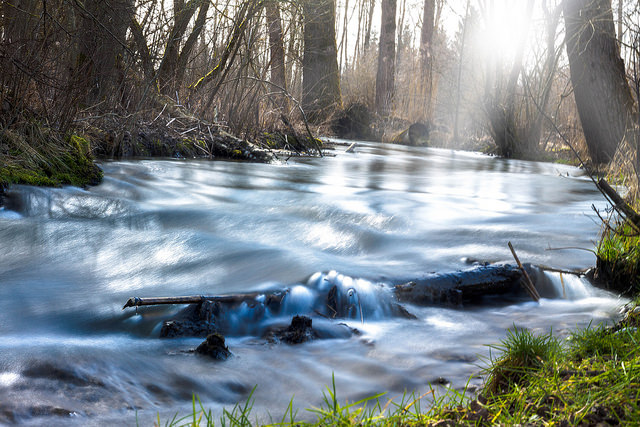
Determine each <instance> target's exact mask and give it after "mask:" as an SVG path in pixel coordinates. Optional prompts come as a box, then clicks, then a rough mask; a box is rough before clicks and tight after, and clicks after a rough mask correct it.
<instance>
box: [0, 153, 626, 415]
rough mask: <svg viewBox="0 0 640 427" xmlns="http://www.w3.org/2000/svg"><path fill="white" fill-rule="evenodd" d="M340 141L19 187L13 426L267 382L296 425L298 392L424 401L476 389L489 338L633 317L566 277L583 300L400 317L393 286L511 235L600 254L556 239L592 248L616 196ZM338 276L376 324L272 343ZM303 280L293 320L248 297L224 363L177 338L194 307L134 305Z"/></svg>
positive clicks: (11, 227) (217, 405) (470, 157)
mask: <svg viewBox="0 0 640 427" xmlns="http://www.w3.org/2000/svg"><path fill="white" fill-rule="evenodd" d="M336 153H337V155H336V156H335V157H327V158H323V159H316V158H314V159H291V160H289V161H288V162H286V163H278V164H270V165H264V164H247V163H235V162H222V161H220V162H208V161H193V160H187V161H185V160H140V161H122V162H107V163H103V164H102V167H103V169H104V171H105V178H104V182H103V183H102V184H101V185H99V186H97V187H93V188H89V189H87V190H81V189H77V188H71V187H69V188H62V189H38V188H28V187H14V188H13V189H12V191H11V193H10V195H9V196H10V197H9V200H8V204H7V206H6V207H5V208H3V209H1V210H0V254H1V255H0V423H7V424H13V423H26V424H36V425H37V424H47V425H56V424H59V425H69V424H70V423H71V424H73V423H76V424H79V425H93V424H96V425H110V424H114V423H118V424H129V425H131V424H135V423H136V419H137V422H138V423H139V424H140V425H152V424H153V420H154V419H155V416H156V414H157V413H160V414H161V417H162V418H163V419H164V420H167V419H169V418H170V417H171V416H172V415H173V414H174V413H175V412H177V411H178V412H180V413H182V414H184V413H187V412H188V411H189V408H190V406H191V399H192V394H193V393H195V394H197V395H198V396H199V397H200V399H201V400H202V402H203V404H204V405H205V407H207V408H211V409H212V410H213V411H214V412H216V411H220V410H221V408H223V407H231V406H233V405H234V404H235V403H237V402H243V401H244V400H245V399H246V398H247V397H248V395H249V393H250V392H251V391H252V389H253V388H254V386H255V387H256V388H255V391H254V394H253V398H255V405H254V407H255V409H254V414H255V416H258V417H261V420H263V421H264V420H269V416H272V417H274V419H279V418H280V417H281V415H282V414H283V412H284V411H285V409H286V407H287V404H288V403H289V401H290V399H291V398H292V397H293V405H294V407H295V408H308V407H311V406H318V405H320V404H321V403H322V395H323V390H326V387H327V386H330V385H331V382H332V375H333V376H335V383H336V388H337V390H338V399H339V400H340V401H344V400H346V399H349V400H350V401H353V400H354V399H360V398H363V397H367V396H371V395H374V394H376V393H379V392H388V393H387V395H386V397H388V398H393V397H398V396H401V395H402V393H403V392H405V391H408V392H414V391H415V392H416V393H419V394H422V393H424V392H425V391H426V390H428V389H429V383H430V382H431V383H434V384H435V383H446V385H443V386H442V387H445V386H448V387H453V388H456V389H462V388H463V387H464V386H465V385H466V384H467V380H468V378H469V376H470V375H472V374H478V373H479V371H480V367H481V366H483V363H484V362H483V358H485V357H487V356H488V355H489V352H490V349H489V347H487V346H486V344H491V343H494V344H495V343H498V342H499V341H500V339H502V338H504V337H505V334H506V330H507V329H508V328H510V327H512V326H514V325H515V326H519V327H527V328H530V329H532V330H534V331H536V332H547V331H549V329H550V328H552V329H553V331H554V333H558V334H560V335H563V334H566V333H567V331H568V330H570V329H572V328H575V327H577V326H585V325H587V324H588V323H589V322H592V321H593V322H599V321H610V320H611V319H612V318H614V317H615V316H616V315H617V310H618V306H619V305H620V304H622V303H623V301H621V300H619V299H617V298H616V297H615V296H613V295H611V294H608V293H606V292H604V291H600V290H597V289H595V288H593V287H591V286H590V285H589V284H588V283H586V282H583V281H582V280H580V279H577V278H572V277H566V276H565V293H566V294H567V297H566V298H556V299H543V300H542V301H541V303H540V304H539V305H538V304H536V303H533V302H529V301H527V300H526V299H510V300H508V299H503V300H500V299H494V300H489V301H484V302H483V303H482V304H476V305H471V306H465V307H453V308H452V307H438V306H434V307H417V306H413V305H410V304H409V305H405V308H406V309H407V310H408V311H409V312H411V313H412V314H414V315H415V316H416V317H417V319H413V320H411V319H405V318H401V317H396V316H393V315H390V314H389V311H388V310H387V309H385V307H386V306H385V304H387V303H388V302H389V301H390V299H391V298H392V296H391V294H390V290H389V289H390V286H391V285H393V284H397V283H401V282H403V281H405V280H409V279H412V278H419V277H421V276H424V275H425V274H427V273H431V272H449V271H455V270H459V269H465V268H468V267H469V262H470V261H471V260H479V261H491V262H499V261H505V262H510V261H511V254H510V252H509V249H508V247H507V241H512V242H513V244H514V246H515V247H516V250H517V251H518V254H519V256H520V258H521V259H523V260H524V261H527V262H531V263H536V264H544V265H548V266H552V267H557V268H566V269H583V268H587V267H590V266H592V265H593V264H594V261H595V257H594V255H593V254H592V253H591V252H589V251H585V250H578V249H563V250H549V249H550V248H584V249H592V248H593V241H594V240H595V239H596V238H597V233H598V231H599V224H598V221H597V220H596V218H595V215H594V214H593V211H592V209H591V205H592V204H595V205H596V206H597V207H599V208H601V209H602V208H604V207H605V204H604V202H603V200H602V199H601V197H600V195H599V194H598V193H597V191H596V190H595V188H594V186H593V184H592V183H591V182H590V181H589V180H588V179H587V178H586V177H585V176H583V174H582V172H581V171H580V170H579V169H576V168H573V167H568V166H563V165H556V164H545V163H534V162H525V161H513V160H511V161H510V160H503V159H498V158H492V157H487V156H483V155H479V154H474V153H465V152H455V151H448V150H438V149H425V148H410V147H401V146H390V145H381V144H373V143H372V144H367V143H362V144H360V145H359V146H358V149H357V153H356V154H346V153H343V152H342V151H341V150H340V149H339V150H338V151H337V152H336ZM552 279H553V280H554V283H556V285H557V286H560V281H559V280H558V277H552ZM329 285H337V286H339V287H341V288H343V289H353V290H354V291H355V292H357V296H358V304H359V305H360V306H362V305H364V308H363V307H360V308H359V310H356V311H355V312H354V313H352V316H351V317H349V318H347V319H342V320H341V321H343V322H346V323H347V324H348V325H349V326H351V327H353V328H357V329H358V330H359V331H360V335H353V336H351V335H349V334H340V333H335V334H334V335H333V338H332V339H322V340H316V341H312V342H309V343H305V344H302V345H297V346H292V345H286V344H274V343H270V342H268V341H266V340H265V339H264V338H263V336H262V334H263V333H264V331H265V329H266V328H267V327H269V326H272V325H274V324H281V325H286V324H287V323H288V322H290V320H291V316H292V315H293V314H296V313H298V312H309V311H311V310H312V309H313V307H314V305H315V304H317V301H316V299H317V295H318V294H319V293H321V292H322V291H323V289H325V290H326V287H327V286H329ZM284 288H289V289H290V291H289V294H288V295H287V297H286V298H285V300H284V301H283V307H285V308H284V309H283V311H282V315H281V316H270V315H269V314H268V313H263V314H262V315H261V316H256V313H251V310H250V309H249V308H248V307H245V308H244V311H243V308H242V307H241V308H240V309H239V310H238V311H237V312H235V313H234V314H233V316H232V318H231V319H229V320H228V321H229V325H230V326H229V328H228V331H227V344H228V345H229V347H230V350H231V351H232V352H233V354H234V357H232V358H231V359H229V360H227V361H225V362H214V361H212V360H210V359H208V358H206V357H202V356H197V355H195V354H193V353H191V352H189V350H191V349H193V348H195V347H196V346H197V345H198V344H199V343H200V342H201V341H202V340H201V339H198V338H177V339H160V338H158V334H159V329H160V324H161V323H162V321H163V320H164V319H167V318H168V317H170V316H171V315H172V314H173V313H175V312H176V311H177V310H178V309H179V308H180V307H171V306H163V307H155V308H153V307H143V308H140V309H139V310H138V313H137V314H136V311H135V310H134V309H128V310H125V311H123V310H122V306H123V304H124V303H125V302H126V300H127V299H128V298H129V297H132V296H139V297H150V296H177V295H200V294H206V295H220V294H228V293H244V292H256V291H258V292H263V291H267V290H273V289H284ZM360 313H361V314H362V315H360ZM316 325H318V327H319V328H326V329H327V330H329V331H331V329H332V328H335V327H336V326H335V322H330V321H328V320H323V319H321V318H317V317H316V318H314V326H316ZM481 383H482V378H479V377H475V378H474V379H472V380H471V382H470V387H471V388H473V387H477V386H479V385H480V384H481ZM436 387H439V386H436ZM69 414H71V415H69ZM300 415H301V416H302V417H309V416H310V415H309V414H307V413H306V412H305V411H304V410H302V411H301V412H300ZM136 417H137V418H136Z"/></svg>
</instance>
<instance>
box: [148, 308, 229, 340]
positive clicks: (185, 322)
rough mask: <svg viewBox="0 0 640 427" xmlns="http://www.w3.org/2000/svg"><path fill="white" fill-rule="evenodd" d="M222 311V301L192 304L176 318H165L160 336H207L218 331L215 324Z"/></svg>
mask: <svg viewBox="0 0 640 427" xmlns="http://www.w3.org/2000/svg"><path fill="white" fill-rule="evenodd" d="M219 313H220V303H218V302H214V301H203V302H201V303H200V304H191V305H189V306H188V307H187V308H185V309H184V310H182V311H181V312H179V313H178V314H177V315H176V317H175V318H174V319H171V320H165V321H164V322H163V323H162V328H161V329H160V338H176V337H206V336H208V335H211V334H213V333H216V332H218V329H217V328H216V325H215V319H216V316H217V315H218V314H219Z"/></svg>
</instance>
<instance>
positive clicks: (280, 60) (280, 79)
mask: <svg viewBox="0 0 640 427" xmlns="http://www.w3.org/2000/svg"><path fill="white" fill-rule="evenodd" d="M265 11H266V15H267V27H268V29H269V52H270V54H271V61H270V64H271V83H273V84H274V85H275V86H276V88H277V89H278V90H281V91H283V92H286V91H287V77H286V68H285V61H284V41H283V37H282V22H281V21H280V8H279V6H278V3H277V2H276V1H275V0H270V1H267V2H266V4H265ZM278 104H279V106H280V108H281V109H282V110H284V111H287V110H288V108H287V107H288V106H287V104H288V102H287V97H286V96H284V94H283V96H281V97H280V99H279V102H278Z"/></svg>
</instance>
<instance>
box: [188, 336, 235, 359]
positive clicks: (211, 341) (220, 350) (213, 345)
mask: <svg viewBox="0 0 640 427" xmlns="http://www.w3.org/2000/svg"><path fill="white" fill-rule="evenodd" d="M196 353H198V354H203V355H205V356H209V357H211V358H213V359H215V360H227V359H228V358H229V357H230V356H231V355H232V354H231V352H230V351H229V348H228V347H227V346H226V345H225V343H224V337H223V336H222V335H220V334H211V335H209V336H208V337H207V339H206V340H204V341H203V342H202V344H200V345H199V346H198V348H196Z"/></svg>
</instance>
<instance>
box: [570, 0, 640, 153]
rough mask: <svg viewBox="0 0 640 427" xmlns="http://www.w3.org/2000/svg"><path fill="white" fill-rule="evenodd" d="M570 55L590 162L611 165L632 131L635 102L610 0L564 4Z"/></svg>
mask: <svg viewBox="0 0 640 427" xmlns="http://www.w3.org/2000/svg"><path fill="white" fill-rule="evenodd" d="M563 10H564V19H565V27H566V44H567V54H568V56H569V66H570V71H571V82H572V84H573V91H574V96H575V100H576V105H577V107H578V114H579V116H580V122H581V123H582V129H583V131H584V137H585V140H586V143H587V147H588V149H589V155H590V156H591V160H592V161H593V162H594V163H596V164H600V163H607V162H609V161H610V160H611V159H612V158H613V156H614V154H615V152H616V149H617V147H618V144H619V143H620V141H622V139H623V138H624V136H625V132H626V129H627V127H629V126H631V122H632V114H631V113H632V109H633V98H632V96H631V91H630V89H629V84H628V82H627V79H626V74H625V68H624V63H623V61H622V59H621V58H620V49H619V46H618V43H617V42H616V36H615V27H614V24H613V11H612V10H611V0H586V1H585V0H565V1H564V3H563Z"/></svg>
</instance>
